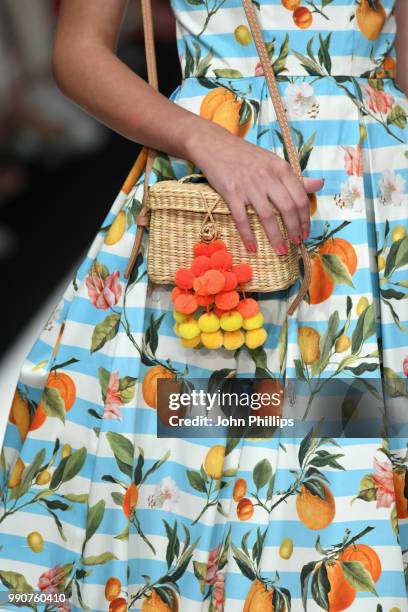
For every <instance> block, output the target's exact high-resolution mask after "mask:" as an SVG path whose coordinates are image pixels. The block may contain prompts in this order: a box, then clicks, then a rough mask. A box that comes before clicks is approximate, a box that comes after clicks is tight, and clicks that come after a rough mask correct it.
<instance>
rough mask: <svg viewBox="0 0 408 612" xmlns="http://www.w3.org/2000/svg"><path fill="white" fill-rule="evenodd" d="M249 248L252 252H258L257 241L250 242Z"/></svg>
mask: <svg viewBox="0 0 408 612" xmlns="http://www.w3.org/2000/svg"><path fill="white" fill-rule="evenodd" d="M247 249H248V251H250V253H256V242H248V245H247Z"/></svg>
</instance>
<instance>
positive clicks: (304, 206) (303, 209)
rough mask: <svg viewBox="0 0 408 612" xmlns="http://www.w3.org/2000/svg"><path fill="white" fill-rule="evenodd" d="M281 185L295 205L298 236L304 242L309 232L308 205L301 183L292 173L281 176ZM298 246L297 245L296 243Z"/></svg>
mask: <svg viewBox="0 0 408 612" xmlns="http://www.w3.org/2000/svg"><path fill="white" fill-rule="evenodd" d="M282 183H283V184H284V186H285V187H286V189H287V190H288V192H289V193H290V195H291V198H292V200H293V202H294V203H295V206H296V209H297V214H298V217H299V225H300V227H299V236H300V239H301V240H305V239H306V238H307V237H308V236H309V231H310V203H309V197H308V195H307V193H306V190H305V188H304V186H303V185H302V183H301V182H300V181H299V179H298V178H297V176H295V174H294V173H293V172H291V173H290V174H286V175H285V174H284V175H283V176H282ZM296 244H299V243H296Z"/></svg>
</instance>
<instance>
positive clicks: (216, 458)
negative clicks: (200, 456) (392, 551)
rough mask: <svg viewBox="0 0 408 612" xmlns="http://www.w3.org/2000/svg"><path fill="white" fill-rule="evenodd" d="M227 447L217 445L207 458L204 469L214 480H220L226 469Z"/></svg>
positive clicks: (211, 449)
mask: <svg viewBox="0 0 408 612" xmlns="http://www.w3.org/2000/svg"><path fill="white" fill-rule="evenodd" d="M224 458H225V446H222V445H221V444H216V445H215V446H213V447H212V448H210V450H209V451H208V453H207V454H206V456H205V459H204V463H203V468H204V471H205V473H206V474H207V475H208V476H209V477H210V478H213V479H214V480H219V479H220V478H221V476H222V472H223V468H224Z"/></svg>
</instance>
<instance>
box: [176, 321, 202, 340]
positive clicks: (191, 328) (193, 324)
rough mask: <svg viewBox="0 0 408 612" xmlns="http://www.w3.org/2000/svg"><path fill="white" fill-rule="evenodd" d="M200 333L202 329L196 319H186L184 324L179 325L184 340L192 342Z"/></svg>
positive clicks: (179, 331)
mask: <svg viewBox="0 0 408 612" xmlns="http://www.w3.org/2000/svg"><path fill="white" fill-rule="evenodd" d="M199 333H200V328H199V327H198V323H197V321H196V320H195V319H186V321H183V323H179V324H178V334H179V336H180V337H181V338H184V340H192V339H193V338H195V337H196V336H198V335H199Z"/></svg>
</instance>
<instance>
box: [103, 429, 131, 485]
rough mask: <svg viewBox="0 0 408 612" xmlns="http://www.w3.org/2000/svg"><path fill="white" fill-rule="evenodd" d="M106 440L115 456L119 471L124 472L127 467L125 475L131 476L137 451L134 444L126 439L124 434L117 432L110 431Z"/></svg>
mask: <svg viewBox="0 0 408 612" xmlns="http://www.w3.org/2000/svg"><path fill="white" fill-rule="evenodd" d="M106 438H107V440H108V442H109V445H110V447H111V449H112V452H113V454H114V456H115V459H116V462H117V464H118V466H119V469H120V470H121V471H122V472H123V471H124V470H123V468H124V466H126V471H125V473H126V474H129V469H130V473H131V470H132V466H133V456H134V454H135V449H134V446H133V444H132V442H130V440H128V439H127V438H125V436H122V434H119V433H116V432H115V431H108V433H107V434H106ZM129 475H130V474H129Z"/></svg>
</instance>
